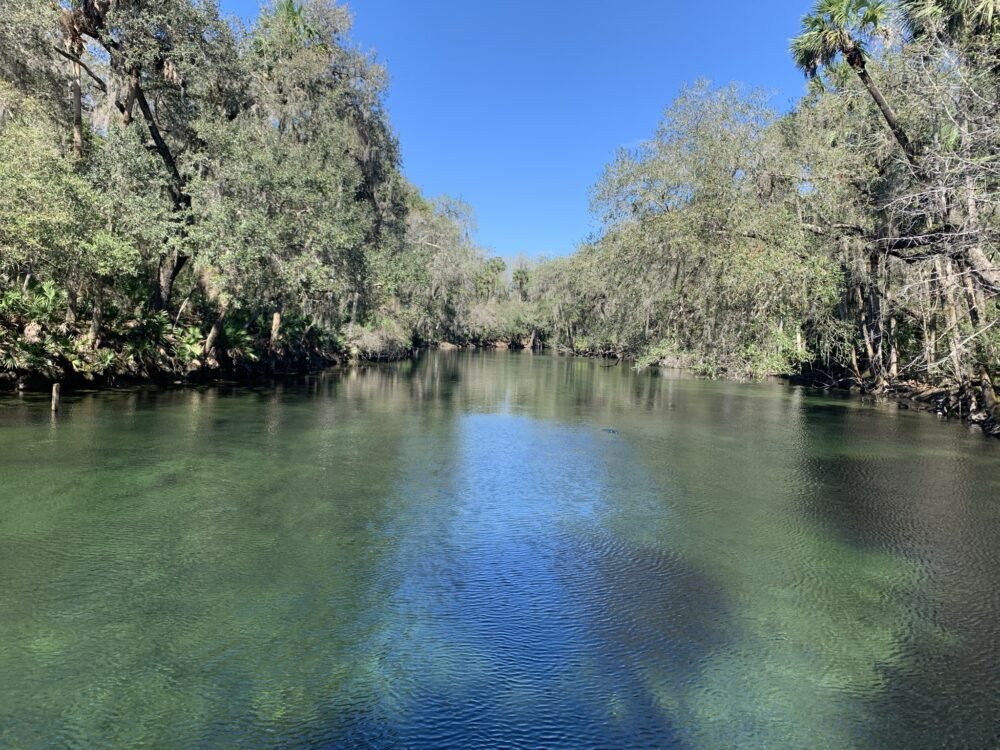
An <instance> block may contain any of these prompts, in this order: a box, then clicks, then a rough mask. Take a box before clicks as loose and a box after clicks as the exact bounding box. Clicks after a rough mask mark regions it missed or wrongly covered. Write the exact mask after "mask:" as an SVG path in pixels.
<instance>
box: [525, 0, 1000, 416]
mask: <svg viewBox="0 0 1000 750" xmlns="http://www.w3.org/2000/svg"><path fill="white" fill-rule="evenodd" d="M791 53H792V55H793V57H794V60H795V62H796V63H797V64H798V65H799V67H800V68H801V69H802V70H803V72H804V73H805V74H806V75H807V76H808V77H809V79H810V83H809V87H808V94H807V95H806V96H805V97H804V98H803V99H802V100H801V101H799V102H798V103H797V104H796V106H795V107H794V108H793V111H791V112H790V113H787V114H784V115H781V116H779V115H777V114H776V113H775V112H773V111H771V110H769V108H768V107H767V103H766V97H764V96H762V95H760V94H759V93H754V92H743V91H741V90H740V89H739V88H737V87H728V88H722V89H718V88H712V87H711V86H709V85H707V84H699V85H697V86H694V87H693V88H691V89H689V90H687V91H685V92H683V93H682V94H681V95H680V97H679V98H678V99H677V100H676V101H675V102H674V103H673V105H672V106H671V107H670V108H669V109H668V110H667V112H666V114H665V116H664V118H663V120H662V122H661V123H660V125H659V127H658V128H657V129H656V131H655V133H654V135H653V137H652V138H651V139H650V140H649V141H647V142H646V143H645V144H644V145H643V146H641V147H640V148H638V149H636V150H634V151H623V152H622V153H620V154H619V156H618V158H617V159H616V160H615V162H614V163H613V164H611V165H610V166H609V167H608V168H607V170H606V173H605V174H604V176H603V178H602V179H601V181H600V183H599V184H598V185H597V186H596V188H595V190H594V207H595V210H596V211H598V212H599V214H600V216H601V218H602V219H603V222H604V230H603V232H602V233H601V236H600V237H599V238H597V239H596V240H594V241H593V242H591V243H589V244H587V245H586V246H584V247H583V248H582V249H581V250H580V251H579V252H578V253H577V254H576V255H574V256H573V257H571V258H568V259H565V260H559V261H557V262H555V263H551V264H548V265H546V266H544V267H543V268H540V269H538V271H537V272H536V273H537V278H536V279H535V283H534V285H533V287H532V291H531V298H532V299H534V300H537V302H538V305H539V312H540V313H541V314H542V316H543V320H542V322H541V323H540V327H542V328H543V329H544V330H546V331H547V332H548V334H549V341H550V342H552V343H558V344H560V345H562V346H564V347H566V348H568V349H572V350H574V351H577V352H597V353H614V354H620V355H621V354H623V355H626V356H633V357H637V358H644V359H646V360H647V361H661V362H664V361H666V362H673V363H677V364H681V365H685V366H690V367H695V368H699V369H702V370H704V371H707V372H711V373H720V374H723V373H724V374H728V375H731V376H738V377H743V376H756V375H761V374H766V373H795V372H799V371H802V370H805V371H806V372H807V374H808V375H809V376H810V377H811V378H813V379H815V380H819V381H821V382H824V383H829V384H851V385H859V386H861V387H864V388H866V389H871V390H885V389H892V388H897V389H902V388H906V389H912V388H913V387H914V384H915V383H919V384H922V385H923V387H921V388H918V390H919V391H921V392H922V393H924V394H926V395H928V396H931V397H935V398H937V399H938V400H939V401H940V402H941V406H942V408H943V410H946V411H947V410H949V409H955V410H958V409H961V410H963V411H964V413H968V412H969V411H970V410H971V411H973V412H978V416H979V417H980V418H984V419H985V418H986V416H987V415H988V413H989V412H991V411H992V412H994V414H996V411H995V407H996V401H995V397H994V395H993V388H992V385H991V380H990V373H991V372H992V373H996V372H997V371H998V370H1000V327H998V325H997V324H998V321H1000V318H998V313H1000V310H998V300H1000V297H998V295H1000V266H998V252H1000V107H998V103H1000V7H998V6H997V4H996V3H995V2H991V1H990V0H900V2H899V3H898V4H887V3H881V2H871V1H870V0H819V1H818V2H817V4H816V6H815V7H814V9H813V12H812V13H811V14H810V15H808V16H807V17H806V18H805V19H804V20H803V24H802V33H801V35H800V36H799V37H797V38H796V39H795V40H793V42H792V45H791ZM932 386H933V387H932ZM945 394H949V395H945ZM984 410H985V413H984Z"/></svg>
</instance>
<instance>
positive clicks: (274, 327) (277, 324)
mask: <svg viewBox="0 0 1000 750" xmlns="http://www.w3.org/2000/svg"><path fill="white" fill-rule="evenodd" d="M280 340H281V311H280V310H275V311H274V315H273V316H272V318H271V352H272V353H274V352H276V351H278V342H279V341H280Z"/></svg>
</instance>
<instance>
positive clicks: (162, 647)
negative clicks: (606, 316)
mask: <svg viewBox="0 0 1000 750" xmlns="http://www.w3.org/2000/svg"><path fill="white" fill-rule="evenodd" d="M998 469H1000V442H998V441H990V440H988V439H984V438H983V437H981V436H979V435H975V434H972V433H970V432H969V430H968V429H967V428H966V427H964V426H961V425H958V424H956V423H944V422H940V421H939V420H938V419H937V418H935V417H934V416H932V415H928V414H923V413H918V412H916V411H902V410H899V409H898V408H896V407H895V406H894V405H893V404H891V403H888V404H878V403H871V402H865V401H863V400H860V399H856V398H846V397H837V396H831V395H823V394H818V393H814V392H809V391H806V390H803V389H801V388H797V387H791V386H788V385H786V384H781V383H762V384H753V385H746V384H734V383H727V382H712V381H705V380H697V379H693V378H686V377H681V376H677V375H671V374H669V373H665V372H658V371H646V372H639V373H637V372H634V371H632V370H630V369H628V367H627V366H625V365H622V366H618V367H603V366H602V365H601V364H600V363H596V362H593V361H585V360H578V359H571V358H563V357H555V356H542V355H532V354H528V353H509V354H508V353H496V354H493V353H489V354H482V353H481V354H473V353H467V352H458V353H430V354H426V355H424V356H422V357H421V358H420V359H419V360H417V361H415V362H406V363H401V364H396V365H384V366H369V367H362V368H358V369H353V370H344V371H339V372H331V373H327V374H325V375H323V376H317V377H313V378H309V379H304V380H302V381H301V382H298V383H294V384H293V383H286V384H285V385H279V386H276V387H268V388H237V387H206V388H198V389H177V390H162V389H153V388H137V389H132V390H126V391H119V392H96V393H84V394H80V393H78V394H68V395H65V396H64V399H63V408H62V410H61V411H60V412H59V413H58V414H57V415H52V414H50V413H49V410H48V407H47V402H46V401H45V400H44V399H42V398H41V397H33V396H22V397H21V398H16V397H14V396H13V395H7V396H4V397H3V398H0V498H2V499H0V676H2V677H0V747H4V748H8V747H9V748H49V747H51V748H97V747H122V748H133V747H139V746H145V747H151V748H196V747H197V748H264V747H276V748H315V747H321V748H410V749H413V750H417V749H425V748H426V749H431V748H434V749H437V748H501V747H504V748H549V749H550V750H551V749H555V748H567V749H569V748H573V749H577V748H683V749H692V750H695V749H697V750H702V749H706V750H707V749H712V750H714V749H716V748H743V749H745V748H768V749H769V750H773V749H776V748H779V749H780V748H810V749H814V748H836V749H840V748H901V749H902V748H906V750H915V749H919V748H977V749H978V748H982V749H984V750H985V749H986V748H996V747H1000V471H998Z"/></svg>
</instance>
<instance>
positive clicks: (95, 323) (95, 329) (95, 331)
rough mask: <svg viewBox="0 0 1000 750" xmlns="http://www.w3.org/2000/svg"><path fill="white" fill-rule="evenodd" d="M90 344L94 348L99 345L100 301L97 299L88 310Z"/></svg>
mask: <svg viewBox="0 0 1000 750" xmlns="http://www.w3.org/2000/svg"><path fill="white" fill-rule="evenodd" d="M90 346H91V348H93V349H95V350H96V349H99V348H100V346H101V303H100V302H98V301H97V300H94V306H93V308H91V311H90Z"/></svg>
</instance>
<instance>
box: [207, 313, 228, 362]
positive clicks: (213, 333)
mask: <svg viewBox="0 0 1000 750" xmlns="http://www.w3.org/2000/svg"><path fill="white" fill-rule="evenodd" d="M225 322H226V308H225V307H223V308H222V309H221V310H220V311H219V317H217V318H216V319H215V322H214V323H212V330H210V331H209V332H208V338H206V339H205V347H204V349H203V352H204V355H205V357H206V358H207V357H214V356H215V345H216V344H217V343H218V341H219V338H220V337H221V336H222V332H223V330H224V325H225ZM216 359H218V357H216Z"/></svg>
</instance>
